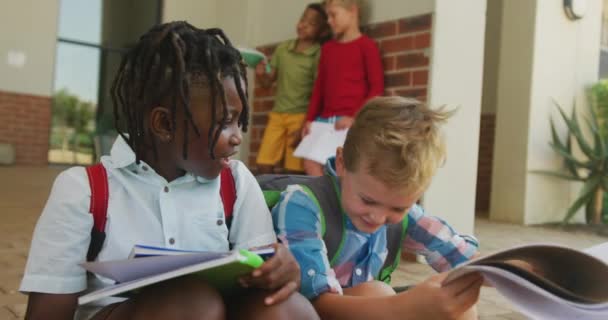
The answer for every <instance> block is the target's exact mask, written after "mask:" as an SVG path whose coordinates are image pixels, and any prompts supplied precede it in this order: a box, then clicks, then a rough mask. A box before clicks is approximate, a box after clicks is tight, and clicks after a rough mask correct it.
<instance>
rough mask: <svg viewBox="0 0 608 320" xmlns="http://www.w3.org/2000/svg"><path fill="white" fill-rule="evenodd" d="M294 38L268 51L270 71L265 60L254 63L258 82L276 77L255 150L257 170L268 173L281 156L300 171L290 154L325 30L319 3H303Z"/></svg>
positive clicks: (299, 162) (289, 166)
mask: <svg viewBox="0 0 608 320" xmlns="http://www.w3.org/2000/svg"><path fill="white" fill-rule="evenodd" d="M296 30H297V34H298V38H297V39H295V40H288V41H285V42H283V43H281V44H279V45H278V46H277V48H276V50H275V51H274V54H273V55H272V59H271V60H270V65H271V67H272V71H271V72H270V73H267V72H266V63H265V62H262V63H260V64H258V66H257V67H256V74H257V76H258V79H259V80H260V81H261V83H262V86H264V87H269V86H270V85H271V84H272V82H274V81H275V80H276V81H277V93H276V96H275V102H274V107H273V108H272V112H270V113H269V115H268V124H267V125H266V129H264V137H263V138H262V144H261V146H260V151H259V153H258V158H257V164H258V171H259V172H260V173H270V172H272V171H273V166H275V165H276V164H277V163H279V162H280V161H281V159H283V156H284V157H285V158H284V159H285V160H284V167H285V169H287V170H288V171H291V172H302V171H303V168H302V159H300V158H296V157H294V156H293V150H294V144H295V142H297V140H298V139H299V136H300V132H301V130H302V124H303V123H304V119H305V118H306V110H307V109H308V102H309V99H310V93H311V91H312V86H313V84H314V81H315V78H316V76H317V65H318V62H319V54H320V48H321V46H320V43H321V41H322V40H323V39H324V38H325V37H326V36H327V35H328V34H329V28H328V27H327V15H326V14H325V11H324V10H323V6H321V4H318V3H311V4H309V5H308V6H306V9H305V10H304V13H302V16H301V17H300V21H298V24H297V25H296Z"/></svg>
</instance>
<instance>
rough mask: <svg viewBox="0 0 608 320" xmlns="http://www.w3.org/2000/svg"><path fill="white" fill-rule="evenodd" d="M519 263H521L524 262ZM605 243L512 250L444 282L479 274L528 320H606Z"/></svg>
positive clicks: (452, 274)
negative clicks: (529, 319)
mask: <svg viewBox="0 0 608 320" xmlns="http://www.w3.org/2000/svg"><path fill="white" fill-rule="evenodd" d="M522 262H523V263H522ZM607 263H608V244H603V245H600V246H597V247H593V248H590V249H588V250H586V251H579V250H576V249H572V248H568V247H564V246H558V245H553V244H533V245H525V246H519V247H514V248H510V249H507V250H503V251H499V252H496V253H494V254H491V255H487V256H484V257H482V258H479V259H475V260H472V261H470V262H468V263H465V264H463V265H461V266H459V267H457V268H455V269H454V270H452V271H451V272H450V274H449V275H448V277H447V278H446V279H445V280H444V282H443V284H444V285H446V284H448V283H450V282H451V281H453V280H454V279H457V278H459V277H461V276H463V275H465V274H469V273H471V272H480V273H481V274H482V275H483V276H484V278H485V280H486V281H487V282H489V283H490V284H491V285H493V286H494V287H495V288H496V290H497V291H498V292H499V293H501V294H502V295H503V296H505V297H506V298H507V299H508V300H509V301H510V302H511V303H513V305H514V306H515V307H516V308H517V309H518V310H519V311H520V312H522V313H523V314H525V315H527V316H528V317H530V318H532V319H590V320H595V319H597V320H600V319H603V320H605V319H608V264H607Z"/></svg>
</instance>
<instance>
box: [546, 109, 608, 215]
mask: <svg viewBox="0 0 608 320" xmlns="http://www.w3.org/2000/svg"><path fill="white" fill-rule="evenodd" d="M590 102H591V101H590ZM556 106H557V108H558V110H559V113H560V115H561V118H562V120H563V121H564V122H565V123H566V126H567V128H568V131H567V134H566V137H565V139H564V140H562V138H560V136H559V134H558V133H557V130H556V129H555V123H554V121H553V118H551V136H552V141H551V143H550V145H551V148H553V150H555V152H557V153H558V154H559V155H560V156H562V157H563V159H564V164H565V167H566V173H564V172H554V171H538V172H539V173H543V174H548V175H551V176H554V177H558V178H562V179H567V180H572V181H580V182H582V183H583V188H582V189H581V191H580V192H579V194H578V197H577V198H576V200H575V201H574V203H572V205H571V206H570V208H568V211H567V212H566V216H565V218H564V223H567V222H568V221H570V219H572V217H573V216H574V214H575V213H576V212H577V211H578V210H579V209H580V208H582V207H583V206H586V211H585V213H586V214H585V216H586V220H587V223H593V224H601V223H602V220H603V219H602V209H603V199H604V193H605V191H606V190H608V146H607V145H606V140H607V139H606V136H605V135H604V134H602V133H603V132H602V131H603V129H601V128H602V124H601V123H600V118H599V117H598V113H597V111H596V108H595V107H594V106H593V103H589V117H585V119H584V120H585V123H586V125H587V127H586V129H587V130H588V131H589V133H590V135H591V139H590V141H589V140H588V139H587V138H586V137H585V135H584V134H583V130H582V128H581V126H580V123H579V119H578V117H577V115H576V107H574V108H572V114H571V115H570V116H569V117H568V116H567V115H566V113H565V112H564V110H563V109H562V108H561V107H560V106H559V105H558V104H556ZM573 143H576V144H577V145H578V149H579V150H580V151H581V153H582V155H583V157H584V159H579V158H578V157H577V156H576V155H575V154H574V152H573Z"/></svg>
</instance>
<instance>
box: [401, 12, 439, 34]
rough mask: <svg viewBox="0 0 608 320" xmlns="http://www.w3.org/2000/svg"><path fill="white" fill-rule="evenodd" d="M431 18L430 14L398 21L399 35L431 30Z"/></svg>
mask: <svg viewBox="0 0 608 320" xmlns="http://www.w3.org/2000/svg"><path fill="white" fill-rule="evenodd" d="M432 23H433V16H432V15H430V14H426V15H422V16H418V17H413V18H406V19H402V20H399V33H406V32H415V31H423V30H431V25H432Z"/></svg>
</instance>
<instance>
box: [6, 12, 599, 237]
mask: <svg viewBox="0 0 608 320" xmlns="http://www.w3.org/2000/svg"><path fill="white" fill-rule="evenodd" d="M62 1H68V0H49V1H36V0H8V1H4V2H3V3H2V4H1V6H2V10H0V12H1V13H0V30H2V31H0V33H1V34H0V39H2V40H0V57H1V60H0V144H4V145H10V146H12V148H13V149H14V151H15V162H16V164H17V165H47V164H48V163H49V155H48V154H49V143H50V142H49V140H50V139H51V131H52V130H51V127H52V118H53V117H52V116H53V108H52V96H53V93H54V92H55V90H57V88H56V84H55V81H56V75H57V73H58V72H60V69H59V67H58V65H57V63H56V60H57V59H58V52H59V51H58V47H59V46H61V45H66V46H67V45H73V46H79V45H81V46H85V47H87V48H92V49H95V50H99V52H101V53H100V54H99V57H100V58H99V60H100V61H101V62H98V65H96V66H98V67H97V70H98V73H97V74H98V77H97V78H96V79H97V80H96V81H97V87H96V88H97V89H96V90H97V95H96V97H97V103H98V108H100V107H103V108H105V109H106V110H107V109H108V103H109V101H108V96H107V88H108V83H109V81H111V78H112V73H111V70H114V69H113V68H115V66H116V63H117V61H118V58H119V56H120V52H121V48H127V47H128V46H129V44H132V43H133V42H134V41H135V39H136V38H137V35H138V34H141V33H143V32H145V30H147V28H148V27H149V26H150V25H152V24H153V23H155V22H162V21H171V20H187V21H189V22H190V23H192V24H194V25H196V26H198V27H202V28H206V27H213V26H217V27H220V28H222V29H224V30H225V32H226V33H227V35H228V36H229V37H230V38H231V39H232V41H233V42H234V43H235V44H237V45H242V46H249V47H257V48H259V49H261V50H263V51H265V52H267V53H270V52H272V50H273V48H274V46H276V44H277V43H279V42H281V41H283V40H286V39H289V38H292V37H294V36H295V23H296V21H297V20H298V18H299V16H300V14H301V13H302V11H303V9H304V7H305V5H306V4H308V3H309V2H311V1H309V0H291V1H284V0H205V1H199V0H164V1H144V0H130V1H124V0H123V1H118V0H106V1H101V0H95V1H93V0H91V1H84V3H87V2H91V3H93V2H95V3H97V5H99V3H100V2H102V3H103V5H102V6H101V9H100V10H101V12H102V14H101V17H100V21H101V22H100V24H101V27H100V28H101V29H100V30H101V31H100V32H99V33H100V34H101V36H100V37H99V39H97V40H95V41H94V42H90V41H84V40H74V39H70V38H66V37H63V36H58V34H59V33H58V32H59V31H61V24H62V19H64V17H63V16H62V14H63V10H64V9H63V7H62ZM81 2H82V1H81ZM566 2H572V3H574V4H575V5H576V6H577V7H576V8H575V9H579V8H580V9H581V10H580V11H579V10H576V11H577V12H575V13H579V14H580V15H581V16H582V17H580V18H577V17H569V16H568V15H567V14H566V10H565V8H564V3H566ZM605 2H607V1H605V0H578V1H576V0H574V1H556V0H470V1H453V0H420V1H403V0H369V1H367V2H365V3H366V6H365V9H366V11H367V14H366V19H365V25H364V30H365V32H366V33H367V34H368V35H370V36H371V37H372V38H374V39H375V40H376V41H377V42H378V45H379V47H380V49H381V52H382V57H383V64H384V68H385V83H386V94H396V95H403V96H411V97H416V98H419V99H423V100H426V101H427V102H428V103H430V104H431V105H433V106H441V105H447V106H449V107H454V108H458V112H457V113H456V115H455V116H454V117H453V118H452V119H451V120H450V121H449V122H448V124H447V125H446V126H445V135H446V137H447V142H448V159H447V161H446V163H445V165H444V167H443V168H441V169H440V170H439V173H438V175H437V177H436V179H435V180H434V181H433V183H432V185H431V186H430V188H429V190H428V191H427V192H426V193H425V195H424V199H423V204H424V206H425V208H426V209H427V210H428V211H429V212H431V213H432V214H436V215H439V216H441V217H443V218H445V219H446V220H448V221H450V222H451V223H452V224H453V225H454V226H455V228H456V229H458V230H461V231H462V232H471V231H472V230H473V223H474V218H475V213H476V212H482V213H485V214H487V215H488V216H489V217H490V219H495V220H501V221H510V222H514V223H519V224H536V223H543V222H550V221H559V220H561V218H562V217H563V214H564V213H565V211H566V208H567V207H568V205H569V204H570V203H571V201H572V200H573V199H574V198H575V196H576V194H577V192H578V190H579V189H580V185H577V184H573V183H568V182H564V181H561V180H556V179H552V178H548V177H544V176H539V175H537V174H534V173H531V171H532V170H536V169H558V168H560V166H561V161H560V158H559V157H558V156H557V155H556V154H555V153H554V152H553V151H552V150H551V149H550V147H549V140H550V130H549V118H550V116H551V115H556V113H555V111H556V110H555V108H554V105H553V101H554V100H555V101H557V102H558V103H560V104H561V105H562V106H564V108H565V109H566V110H569V109H570V110H571V108H572V105H573V103H572V101H577V103H581V104H582V103H584V100H585V98H584V89H585V88H586V87H587V86H589V85H590V84H592V83H594V82H595V81H597V79H598V76H599V69H600V54H601V52H602V47H603V46H602V41H600V40H601V39H602V35H603V36H604V37H605V33H602V25H603V24H602V21H603V20H606V18H604V16H603V14H602V13H603V7H604V3H605ZM63 4H64V5H65V3H63ZM581 5H582V6H581ZM80 23H82V24H86V23H88V22H87V21H81V22H80ZM603 42H604V43H606V41H603ZM604 46H605V44H604ZM250 75H251V76H253V74H250ZM252 79H253V78H252ZM273 95H274V92H273V89H263V88H258V87H256V86H255V82H254V81H251V87H250V97H251V100H252V103H251V105H252V108H253V111H252V119H251V123H252V126H251V130H250V131H249V133H248V134H247V135H246V137H245V141H244V144H243V147H242V149H241V153H240V158H241V159H242V160H243V161H244V162H246V163H247V164H248V165H250V166H251V167H254V166H255V161H254V159H255V155H256V152H257V150H258V148H259V144H260V139H261V136H262V133H263V128H264V124H265V121H266V117H267V113H268V112H269V111H270V109H271V108H272V102H273ZM560 130H562V132H565V128H564V127H560Z"/></svg>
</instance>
